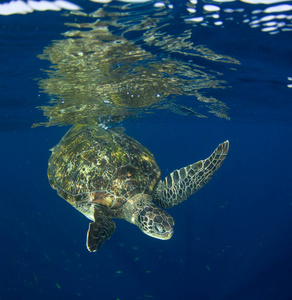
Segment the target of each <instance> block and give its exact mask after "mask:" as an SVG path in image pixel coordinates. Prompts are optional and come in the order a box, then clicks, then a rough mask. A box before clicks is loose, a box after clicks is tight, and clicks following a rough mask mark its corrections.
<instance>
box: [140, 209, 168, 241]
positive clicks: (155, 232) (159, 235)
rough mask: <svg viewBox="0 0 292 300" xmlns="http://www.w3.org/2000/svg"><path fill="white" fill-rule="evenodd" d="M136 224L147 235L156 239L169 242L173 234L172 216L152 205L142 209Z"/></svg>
mask: <svg viewBox="0 0 292 300" xmlns="http://www.w3.org/2000/svg"><path fill="white" fill-rule="evenodd" d="M135 224H136V225H137V226H138V227H139V228H140V229H141V230H142V231H143V232H144V233H145V234H147V235H149V236H151V237H153V238H156V239H160V240H168V239H170V238H171V237H172V234H173V226H174V220H173V218H172V216H171V215H169V214H168V213H167V212H165V211H164V210H162V209H161V208H159V207H157V206H155V205H154V204H152V203H149V204H146V205H144V206H143V207H142V208H141V210H140V211H139V213H138V214H137V218H136V222H135Z"/></svg>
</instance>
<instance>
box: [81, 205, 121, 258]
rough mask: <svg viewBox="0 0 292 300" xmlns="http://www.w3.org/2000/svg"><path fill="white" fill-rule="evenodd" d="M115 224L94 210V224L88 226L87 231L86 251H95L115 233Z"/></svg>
mask: <svg viewBox="0 0 292 300" xmlns="http://www.w3.org/2000/svg"><path fill="white" fill-rule="evenodd" d="M115 229H116V225H115V222H114V221H113V220H112V219H110V218H107V217H105V216H104V215H103V214H102V213H101V212H99V211H98V209H96V208H95V209H94V222H93V223H90V224H89V228H88V231H87V244H86V246H87V249H88V250H89V251H90V252H95V251H97V250H98V249H99V248H100V247H101V246H102V245H103V243H104V242H105V241H106V240H108V239H109V238H110V237H111V235H112V234H113V233H114V232H115Z"/></svg>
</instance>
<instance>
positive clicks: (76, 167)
mask: <svg viewBox="0 0 292 300" xmlns="http://www.w3.org/2000/svg"><path fill="white" fill-rule="evenodd" d="M228 148H229V142H228V141H225V142H224V143H222V144H220V145H219V146H218V147H217V148H216V149H215V151H214V152H213V153H212V154H211V155H210V156H209V157H208V158H207V159H205V160H200V161H198V162H196V163H194V164H191V165H189V166H187V167H184V168H181V169H180V170H175V171H174V172H172V173H171V174H169V175H168V176H167V177H166V178H165V179H164V181H162V180H160V175H161V172H160V169H159V167H158V165H157V163H156V161H155V159H154V156H153V155H152V153H151V152H150V151H149V150H148V149H146V148H145V147H144V146H142V145H141V144H140V143H138V142H137V141H136V140H134V139H132V138H130V137H129V136H127V135H126V134H124V133H123V130H122V129H119V128H112V129H103V128H101V127H93V126H86V125H77V126H74V127H72V128H71V129H70V130H69V131H68V132H67V133H66V134H65V136H64V137H63V138H62V139H61V141H60V142H59V144H58V145H57V146H55V147H54V148H53V150H52V155H51V157H50V159H49V166H48V177H49V181H50V184H51V186H52V187H53V188H54V189H56V190H57V192H58V194H59V195H60V196H61V197H62V198H64V199H65V200H66V201H68V202H69V203H70V204H71V205H72V206H74V207H75V208H76V209H78V210H79V211H80V212H81V213H82V214H84V215H85V216H86V217H87V218H88V219H90V220H92V221H93V223H90V224H89V229H88V233H87V248H88V250H89V251H91V252H92V251H97V250H98V249H99V248H100V247H101V246H102V245H103V243H104V242H105V241H106V240H107V239H109V238H110V236H111V235H112V234H113V232H114V231H115V223H114V221H113V220H112V219H113V218H119V219H125V220H127V221H128V222H130V223H133V224H135V225H136V226H138V227H139V228H140V229H141V230H142V232H144V233H145V234H147V235H149V236H151V237H154V238H158V239H162V240H167V239H169V238H171V237H172V234H173V226H174V220H173V218H172V217H171V216H170V215H169V214H168V213H167V212H165V211H164V210H162V209H161V208H170V207H173V206H175V205H177V204H179V203H181V202H183V201H184V200H186V199H187V198H188V197H189V196H191V195H192V194H194V193H195V192H196V191H198V190H199V189H200V188H201V187H202V186H204V185H205V184H206V183H207V182H208V181H209V180H210V179H211V177H212V175H213V174H214V173H215V172H216V171H217V170H218V168H219V167H220V166H221V164H222V162H223V161H224V159H225V157H226V155H227V152H228ZM152 201H153V202H154V203H155V204H156V205H157V206H156V205H155V204H154V203H153V202H152ZM158 206H159V207H158ZM160 207H161V208H160Z"/></svg>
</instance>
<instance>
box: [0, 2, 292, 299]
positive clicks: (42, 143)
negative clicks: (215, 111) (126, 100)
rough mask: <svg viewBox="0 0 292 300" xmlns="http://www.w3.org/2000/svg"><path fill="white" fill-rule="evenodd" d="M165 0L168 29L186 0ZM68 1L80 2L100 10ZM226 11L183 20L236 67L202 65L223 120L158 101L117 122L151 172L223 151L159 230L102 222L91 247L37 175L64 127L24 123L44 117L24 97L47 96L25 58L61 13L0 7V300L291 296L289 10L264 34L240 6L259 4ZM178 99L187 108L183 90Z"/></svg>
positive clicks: (55, 28) (43, 176) (56, 25)
mask: <svg viewBox="0 0 292 300" xmlns="http://www.w3.org/2000/svg"><path fill="white" fill-rule="evenodd" d="M211 2H212V1H209V4H210V3H211ZM213 2H215V1H213ZM172 3H173V6H174V7H173V15H174V18H173V22H174V23H173V27H172V29H173V28H176V27H177V28H176V30H177V31H178V32H179V31H180V28H179V26H175V25H176V24H175V22H176V21H177V19H176V16H177V15H179V14H183V12H182V11H185V8H186V7H187V2H183V1H177V2H175V1H174V2H172ZM202 3H203V2H202ZM76 4H78V5H80V6H81V7H83V8H84V10H85V11H86V12H91V11H94V10H96V9H97V7H100V6H101V4H97V3H93V2H86V1H80V2H79V3H77V2H76ZM212 4H216V3H212ZM286 4H287V5H288V4H289V1H287V3H286ZM216 5H222V6H223V3H221V4H218V3H217V4H216ZM274 5H275V4H274ZM241 7H244V9H245V11H244V12H242V11H241V10H240V8H241ZM233 8H234V9H238V11H237V12H236V14H235V16H234V19H233V20H229V17H228V18H227V17H226V18H225V19H222V20H223V23H224V24H223V25H224V26H223V25H222V26H219V25H216V24H213V23H212V22H211V21H210V22H209V23H207V24H206V25H203V26H194V27H193V28H192V33H193V35H192V41H193V42H194V43H195V44H196V43H197V44H202V45H205V46H206V47H207V48H210V49H212V50H213V51H215V52H216V53H220V54H224V55H228V56H231V57H233V58H235V59H236V60H238V61H240V63H241V64H240V65H239V66H236V68H237V72H233V70H232V68H231V66H230V65H228V67H226V65H225V64H223V63H218V64H215V62H212V61H211V62H210V61H202V62H201V63H204V64H205V67H206V68H215V69H216V71H218V72H222V74H223V75H222V76H223V77H224V80H226V81H227V83H228V86H230V88H227V89H218V90H217V89H213V90H211V91H207V92H206V93H207V94H210V95H212V96H213V97H216V98H218V99H220V100H221V101H223V102H224V103H225V104H226V105H227V106H228V107H229V117H230V119H229V120H227V119H222V118H217V117H215V116H212V115H211V116H209V117H208V118H197V117H195V116H193V115H188V114H183V113H178V114H177V113H174V112H172V111H169V110H161V111H160V112H159V113H157V112H156V113H153V114H145V115H143V116H142V117H141V118H129V119H126V120H124V121H122V122H121V124H120V125H121V126H123V127H125V128H126V133H127V134H128V135H129V136H131V137H133V138H135V139H136V140H138V141H139V142H140V143H142V144H143V145H145V146H146V147H147V148H148V149H150V150H151V152H152V153H153V154H154V156H155V158H156V160H157V162H158V164H159V166H160V168H161V171H162V176H163V177H165V176H166V175H167V174H169V173H170V172H171V171H173V170H174V169H177V168H180V167H182V166H186V165H188V164H190V163H193V162H195V161H198V160H200V159H203V158H206V157H207V156H208V155H209V154H211V152H212V151H213V150H214V149H215V147H216V146H217V145H218V144H219V143H220V142H222V141H224V140H226V139H229V141H230V150H229V154H228V157H227V159H226V160H225V162H224V164H223V165H222V167H221V168H220V170H219V171H218V172H217V173H216V174H215V176H214V177H213V179H212V180H211V181H210V182H209V183H208V184H207V185H206V186H205V187H204V188H202V189H201V190H200V191H198V192H197V193H196V194H195V195H193V196H191V197H190V198H189V199H188V200H187V201H186V202H184V203H182V204H181V205H179V206H177V207H174V208H172V209H170V210H168V212H169V213H170V214H171V215H172V216H173V217H174V219H175V221H176V225H175V232H174V236H173V237H172V239H170V240H168V241H161V240H156V239H153V238H150V237H148V236H146V235H144V234H142V233H141V232H140V231H139V229H138V228H136V227H135V226H133V225H132V224H129V223H127V222H126V221H123V220H115V222H116V225H117V229H116V232H115V233H114V235H113V236H112V237H111V239H110V240H109V241H107V242H106V243H105V244H104V245H103V246H102V248H101V249H100V250H99V251H98V252H97V253H89V252H88V250H87V249H86V246H85V242H86V232H87V229H88V223H89V221H88V220H87V219H86V218H85V217H84V216H83V215H81V214H80V213H79V212H78V211H76V210H75V209H73V208H72V207H71V206H70V205H69V204H68V203H66V202H65V201H64V200H63V199H61V198H60V197H59V196H58V195H57V193H56V191H55V190H53V189H52V188H51V187H50V185H49V183H48V179H47V173H46V172H47V171H46V170H47V162H48V158H49V156H50V151H49V149H50V148H52V147H53V146H54V145H56V144H57V143H58V142H59V140H60V139H61V138H62V136H63V135H64V134H65V133H66V131H67V130H68V128H69V127H68V126H63V127H61V126H52V127H48V128H46V127H37V128H31V126H32V124H33V123H37V122H43V121H44V120H45V118H44V117H43V115H42V111H40V110H38V109H36V106H39V105H45V104H46V103H47V102H48V99H49V97H48V95H46V94H44V93H40V91H39V87H38V83H37V80H36V79H38V78H41V77H42V76H44V75H43V73H42V70H43V69H48V68H49V67H50V63H49V62H48V61H43V60H40V59H39V58H37V55H39V54H41V53H42V52H43V49H44V47H46V46H48V45H49V44H50V43H51V41H52V40H58V39H61V38H63V36H62V35H61V33H63V32H65V31H66V30H68V28H67V27H66V26H65V24H64V23H65V22H67V20H68V19H67V17H66V16H64V15H63V14H64V10H63V11H59V12H58V11H45V12H43V11H35V12H32V13H30V14H25V15H19V14H12V15H8V16H0V22H1V37H0V47H1V48H0V49H1V56H0V61H1V70H0V74H1V75H0V76H1V79H0V82H1V85H0V88H1V95H2V97H1V111H0V112H1V119H0V136H1V141H2V142H1V155H0V161H1V169H0V170H1V177H0V178H1V199H0V203H1V210H0V214H1V217H0V222H1V226H0V228H1V244H0V247H1V248H0V249H1V252H0V253H1V259H0V270H1V271H0V272H1V283H0V285H1V286H0V299H52V298H54V299H69V298H71V299H88V298H90V299H114V300H117V299H120V300H124V299H147V298H150V299H151V298H152V299H175V300H176V299H202V300H205V299H206V300H209V299H210V300H211V299H224V300H225V299H239V300H251V299H252V300H253V299H283V300H286V299H292V291H291V279H292V256H291V252H292V251H291V250H292V233H291V232H292V218H291V216H292V200H291V194H292V186H291V178H292V177H291V169H292V160H291V151H292V142H291V141H292V126H291V125H292V118H291V113H292V104H291V99H292V98H291V96H292V89H291V87H289V86H290V85H291V77H292V73H291V66H292V61H291V46H292V42H291V32H290V31H288V30H286V31H285V30H281V28H287V29H289V28H290V27H289V20H291V19H289V18H288V17H287V18H286V19H285V20H286V21H285V22H286V25H287V26H286V27H285V26H284V25H283V26H282V25H279V23H278V25H277V26H278V27H277V29H275V30H274V31H275V34H269V31H263V30H262V29H263V28H262V27H257V28H252V26H251V25H252V24H251V25H249V24H250V23H251V22H252V20H257V19H256V18H254V19H252V16H256V15H257V14H256V13H253V11H255V10H264V9H267V8H266V7H263V5H253V6H252V5H250V6H247V5H246V4H244V3H243V2H241V3H239V1H237V2H236V3H233ZM285 13H287V12H285ZM226 14H227V12H226ZM274 14H275V13H274ZM282 15H283V12H282ZM250 16H251V17H250ZM249 17H250V20H251V21H250V23H248V22H243V21H242V20H244V19H246V18H249ZM206 18H207V17H206ZM222 18H223V17H222ZM209 20H211V18H209ZM214 20H215V21H216V20H217V19H216V18H214ZM278 20H283V17H282V19H281V17H279V18H278ZM271 26H274V25H271ZM281 26H282V27H281ZM278 29H279V30H278ZM277 30H278V32H276V31H277ZM271 32H272V31H271ZM234 68H235V67H234ZM179 103H180V104H182V105H184V106H188V107H191V106H192V104H191V103H190V97H183V96H181V98H180V102H179Z"/></svg>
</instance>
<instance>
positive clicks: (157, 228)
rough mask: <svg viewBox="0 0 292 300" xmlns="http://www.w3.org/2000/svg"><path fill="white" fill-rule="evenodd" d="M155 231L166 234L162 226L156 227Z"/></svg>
mask: <svg viewBox="0 0 292 300" xmlns="http://www.w3.org/2000/svg"><path fill="white" fill-rule="evenodd" d="M154 229H155V230H156V231H157V232H159V233H164V232H165V230H164V228H163V227H162V226H160V225H154Z"/></svg>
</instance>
